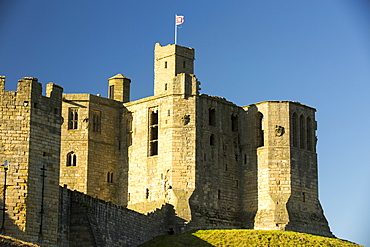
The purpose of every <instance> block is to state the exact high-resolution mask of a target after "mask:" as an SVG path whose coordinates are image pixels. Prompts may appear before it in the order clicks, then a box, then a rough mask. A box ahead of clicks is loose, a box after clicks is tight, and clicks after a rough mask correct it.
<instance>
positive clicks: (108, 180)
mask: <svg viewBox="0 0 370 247" xmlns="http://www.w3.org/2000/svg"><path fill="white" fill-rule="evenodd" d="M113 174H114V173H113V172H112V171H110V172H108V173H107V182H108V183H113V176H114V175H113Z"/></svg>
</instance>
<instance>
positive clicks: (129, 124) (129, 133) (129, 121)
mask: <svg viewBox="0 0 370 247" xmlns="http://www.w3.org/2000/svg"><path fill="white" fill-rule="evenodd" d="M132 121H133V119H132V114H131V113H129V114H128V117H127V125H126V131H127V145H128V146H131V145H132V135H133V129H132Z"/></svg>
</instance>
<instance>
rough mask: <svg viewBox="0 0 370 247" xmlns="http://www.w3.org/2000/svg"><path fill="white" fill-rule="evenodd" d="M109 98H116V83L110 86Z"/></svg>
mask: <svg viewBox="0 0 370 247" xmlns="http://www.w3.org/2000/svg"><path fill="white" fill-rule="evenodd" d="M108 98H110V99H114V85H110V86H109V96H108Z"/></svg>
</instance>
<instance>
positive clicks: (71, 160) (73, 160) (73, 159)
mask: <svg viewBox="0 0 370 247" xmlns="http://www.w3.org/2000/svg"><path fill="white" fill-rule="evenodd" d="M76 165H77V156H76V154H75V153H74V152H73V151H71V152H69V153H68V154H67V166H76Z"/></svg>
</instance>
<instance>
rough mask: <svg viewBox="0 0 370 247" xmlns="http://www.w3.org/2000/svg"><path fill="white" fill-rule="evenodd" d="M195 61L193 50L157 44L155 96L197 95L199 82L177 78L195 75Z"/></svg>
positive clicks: (155, 54)
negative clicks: (184, 75) (174, 94)
mask: <svg viewBox="0 0 370 247" xmlns="http://www.w3.org/2000/svg"><path fill="white" fill-rule="evenodd" d="M194 60H195V58H194V49H193V48H187V47H183V46H179V45H167V46H161V45H160V44H158V43H157V44H156V45H155V51H154V95H159V94H172V93H177V94H189V93H192V94H194V95H195V94H197V91H198V85H199V82H197V81H196V80H195V81H193V80H191V79H190V78H183V79H177V78H176V76H178V75H180V74H187V75H193V74H194ZM184 80H186V81H184Z"/></svg>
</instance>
